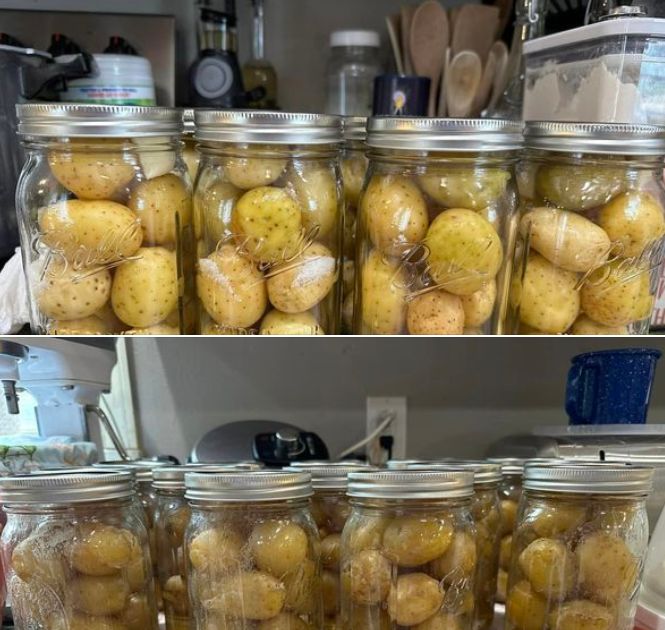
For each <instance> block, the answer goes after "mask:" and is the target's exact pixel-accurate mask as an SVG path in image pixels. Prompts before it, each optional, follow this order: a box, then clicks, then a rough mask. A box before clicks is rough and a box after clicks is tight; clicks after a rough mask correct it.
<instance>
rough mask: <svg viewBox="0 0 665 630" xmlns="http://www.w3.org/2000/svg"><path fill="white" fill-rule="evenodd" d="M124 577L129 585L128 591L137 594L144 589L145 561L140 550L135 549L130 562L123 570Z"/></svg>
mask: <svg viewBox="0 0 665 630" xmlns="http://www.w3.org/2000/svg"><path fill="white" fill-rule="evenodd" d="M123 573H124V576H125V578H126V579H127V584H129V590H130V591H131V592H132V593H137V592H141V591H144V590H145V587H146V559H145V557H144V556H143V551H142V550H141V548H140V547H139V548H137V549H136V551H135V553H134V557H133V558H132V560H131V562H130V563H129V564H128V565H127V567H126V568H125V569H124V572H123Z"/></svg>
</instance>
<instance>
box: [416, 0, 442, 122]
mask: <svg viewBox="0 0 665 630" xmlns="http://www.w3.org/2000/svg"><path fill="white" fill-rule="evenodd" d="M448 39H449V31H448V14H447V13H446V12H445V10H444V9H443V7H442V6H441V5H440V4H439V3H438V2H437V1H436V0H426V2H423V3H422V4H421V5H420V6H419V7H418V8H417V9H416V11H415V13H414V14H413V21H412V22H411V33H410V35H409V49H410V51H411V61H412V62H413V69H414V71H415V73H416V74H417V75H419V76H423V77H429V79H430V81H431V85H430V92H429V105H428V108H427V112H428V115H429V116H434V113H435V110H436V97H437V96H438V94H439V89H438V87H439V79H440V78H441V71H442V69H443V61H444V55H445V54H446V48H448Z"/></svg>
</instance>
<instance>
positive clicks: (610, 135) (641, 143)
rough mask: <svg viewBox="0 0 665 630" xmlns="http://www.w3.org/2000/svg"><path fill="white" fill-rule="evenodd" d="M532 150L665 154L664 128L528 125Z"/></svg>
mask: <svg viewBox="0 0 665 630" xmlns="http://www.w3.org/2000/svg"><path fill="white" fill-rule="evenodd" d="M524 145H525V146H526V147H527V148H529V149H544V150H546V151H561V152H564V153H597V154H609V155H661V154H663V155H665V126H657V125H632V124H628V123H625V124H623V123H573V122H538V121H533V122H527V123H526V126H525V129H524Z"/></svg>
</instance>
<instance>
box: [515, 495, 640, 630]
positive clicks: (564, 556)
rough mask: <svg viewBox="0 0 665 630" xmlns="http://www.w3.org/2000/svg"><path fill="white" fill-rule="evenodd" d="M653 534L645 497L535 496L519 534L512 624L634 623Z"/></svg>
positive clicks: (590, 628)
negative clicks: (643, 510)
mask: <svg viewBox="0 0 665 630" xmlns="http://www.w3.org/2000/svg"><path fill="white" fill-rule="evenodd" d="M647 537H648V527H647V524H646V519H645V518H644V517H643V515H642V513H641V511H640V510H639V505H637V503H633V504H631V503H630V502H629V501H621V500H608V501H606V502H603V503H602V504H601V503H600V502H594V501H590V500H589V498H588V497H582V496H580V497H579V498H577V499H575V498H571V499H562V500H557V501H552V500H548V501H544V500H538V501H536V500H533V501H530V502H529V503H528V504H527V507H526V511H525V513H524V514H523V517H522V518H521V520H520V522H519V523H518V526H517V529H516V530H515V532H514V535H513V539H514V540H513V555H512V560H511V567H510V576H509V584H508V593H507V597H506V628H507V630H544V629H545V628H548V629H549V630H614V629H615V628H626V627H632V621H633V616H634V612H635V603H636V596H637V592H638V590H639V580H640V574H641V570H642V554H643V553H644V551H645V550H646V545H647ZM629 541H630V542H629ZM635 550H638V551H637V552H636V551H635Z"/></svg>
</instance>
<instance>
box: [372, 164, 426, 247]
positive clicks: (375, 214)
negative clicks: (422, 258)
mask: <svg viewBox="0 0 665 630" xmlns="http://www.w3.org/2000/svg"><path fill="white" fill-rule="evenodd" d="M360 206H361V212H362V213H363V217H364V221H365V225H366V228H367V233H368V235H369V238H370V240H371V241H372V243H374V245H375V246H376V247H377V248H378V249H379V250H381V251H382V252H383V253H384V254H388V255H390V256H400V255H402V254H405V253H406V252H408V251H409V250H410V249H412V248H413V247H414V246H415V245H417V244H418V243H419V242H420V241H422V239H423V238H425V234H426V233H427V224H428V222H429V220H428V215H427V205H426V204H425V200H424V199H423V196H422V194H421V193H420V191H419V190H418V187H417V186H416V185H415V184H414V183H413V182H412V181H411V180H410V179H409V178H408V177H404V176H401V175H386V176H381V177H379V176H376V177H373V178H372V179H371V180H370V182H369V184H368V185H367V188H366V190H365V192H364V193H363V196H362V199H361V201H360Z"/></svg>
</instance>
